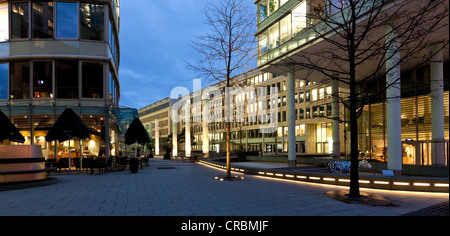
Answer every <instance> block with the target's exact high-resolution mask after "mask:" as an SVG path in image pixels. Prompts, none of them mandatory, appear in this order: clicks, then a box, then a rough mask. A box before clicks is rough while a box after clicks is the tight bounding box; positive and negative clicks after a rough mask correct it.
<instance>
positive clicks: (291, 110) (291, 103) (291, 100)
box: [283, 68, 297, 167]
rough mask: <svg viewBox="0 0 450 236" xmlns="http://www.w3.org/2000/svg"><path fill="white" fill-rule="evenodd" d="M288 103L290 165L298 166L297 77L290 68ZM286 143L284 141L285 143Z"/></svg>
mask: <svg viewBox="0 0 450 236" xmlns="http://www.w3.org/2000/svg"><path fill="white" fill-rule="evenodd" d="M287 105H288V112H287V113H288V117H287V118H288V166H290V167H291V166H296V162H297V157H296V153H295V79H294V71H293V70H292V68H289V72H288V76H287ZM283 145H284V143H283Z"/></svg>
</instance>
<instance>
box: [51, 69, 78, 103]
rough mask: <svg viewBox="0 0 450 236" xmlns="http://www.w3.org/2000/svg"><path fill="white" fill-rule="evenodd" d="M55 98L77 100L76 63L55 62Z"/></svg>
mask: <svg viewBox="0 0 450 236" xmlns="http://www.w3.org/2000/svg"><path fill="white" fill-rule="evenodd" d="M55 81H56V98H68V99H78V61H56V80H55Z"/></svg>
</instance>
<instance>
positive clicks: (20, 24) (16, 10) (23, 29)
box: [11, 3, 29, 39]
mask: <svg viewBox="0 0 450 236" xmlns="http://www.w3.org/2000/svg"><path fill="white" fill-rule="evenodd" d="M28 17H29V9H28V3H11V38H12V39H21V38H28V26H29V20H28Z"/></svg>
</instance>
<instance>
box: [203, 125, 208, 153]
mask: <svg viewBox="0 0 450 236" xmlns="http://www.w3.org/2000/svg"><path fill="white" fill-rule="evenodd" d="M202 125H203V128H202V130H203V153H204V154H205V157H209V130H208V122H206V119H202Z"/></svg>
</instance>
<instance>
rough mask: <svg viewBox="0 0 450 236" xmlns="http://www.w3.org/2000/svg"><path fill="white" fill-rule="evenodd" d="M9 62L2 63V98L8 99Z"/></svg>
mask: <svg viewBox="0 0 450 236" xmlns="http://www.w3.org/2000/svg"><path fill="white" fill-rule="evenodd" d="M8 71H9V69H8V63H0V100H4V99H8V84H9V78H8V74H9V72H8Z"/></svg>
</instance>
